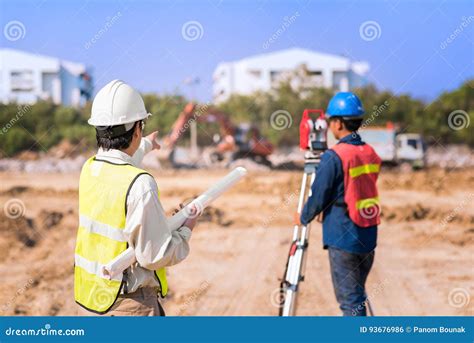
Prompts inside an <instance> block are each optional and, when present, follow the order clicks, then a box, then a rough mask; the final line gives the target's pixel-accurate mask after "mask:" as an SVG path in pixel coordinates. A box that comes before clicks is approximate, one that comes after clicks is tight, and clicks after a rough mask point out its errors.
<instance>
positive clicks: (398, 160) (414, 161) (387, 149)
mask: <svg viewBox="0 0 474 343" xmlns="http://www.w3.org/2000/svg"><path fill="white" fill-rule="evenodd" d="M359 134H360V135H361V137H362V140H363V141H364V142H366V143H368V144H370V145H372V146H373V148H374V149H375V151H376V152H377V154H378V155H379V156H380V158H381V159H382V161H383V162H385V163H391V164H396V165H400V166H411V167H412V168H413V169H420V168H424V167H425V165H426V146H425V143H424V141H423V137H422V136H421V135H420V134H418V133H398V132H397V131H396V130H395V128H393V127H391V125H388V126H387V127H386V128H380V127H373V128H364V129H362V130H360V131H359Z"/></svg>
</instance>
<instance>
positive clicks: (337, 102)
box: [326, 92, 365, 118]
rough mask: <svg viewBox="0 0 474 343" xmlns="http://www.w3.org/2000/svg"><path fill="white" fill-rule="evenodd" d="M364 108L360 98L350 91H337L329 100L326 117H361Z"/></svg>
mask: <svg viewBox="0 0 474 343" xmlns="http://www.w3.org/2000/svg"><path fill="white" fill-rule="evenodd" d="M364 112H365V111H364V108H363V107H362V102H361V101H360V99H359V98H358V97H357V95H355V94H354V93H351V92H339V93H337V94H336V95H334V96H333V97H332V99H331V101H329V105H328V109H327V110H326V116H327V117H336V116H337V117H354V118H355V117H362V115H363V114H364Z"/></svg>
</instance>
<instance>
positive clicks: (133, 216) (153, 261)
mask: <svg viewBox="0 0 474 343" xmlns="http://www.w3.org/2000/svg"><path fill="white" fill-rule="evenodd" d="M151 149H152V143H151V141H150V140H149V139H147V138H143V139H142V141H141V143H140V147H139V148H138V150H137V152H136V153H135V154H134V155H133V157H131V156H129V155H127V154H126V153H124V152H122V151H120V150H115V149H111V150H108V151H104V150H102V149H99V151H98V153H97V158H100V159H102V160H107V161H109V162H113V163H122V164H123V163H130V164H132V165H134V166H136V167H140V165H141V161H142V159H143V156H144V155H145V154H146V153H148V152H149V151H150V150H151ZM124 234H125V237H126V238H127V241H128V244H129V246H130V247H132V248H133V249H134V250H135V255H136V258H137V263H135V264H134V265H132V266H131V267H130V268H129V269H128V271H127V276H126V285H125V286H126V287H125V289H126V290H127V292H128V293H131V292H134V291H136V290H137V289H138V288H140V287H144V286H151V287H159V283H158V281H157V280H156V278H155V276H154V274H153V273H154V272H153V271H154V270H157V269H160V268H163V267H168V266H172V265H174V264H177V263H179V262H181V261H182V260H184V259H185V258H186V256H188V253H189V245H188V241H189V239H190V238H191V230H190V229H189V228H187V227H185V226H182V227H180V228H179V229H177V230H171V229H170V228H169V227H168V222H167V219H166V216H165V211H164V209H163V206H162V205H161V202H160V200H159V199H158V186H157V185H156V182H155V179H154V178H153V177H152V176H150V175H146V174H145V175H140V176H139V177H138V178H137V179H136V180H135V182H134V183H133V186H132V188H131V189H130V192H129V194H128V197H127V217H126V224H125V229H124Z"/></svg>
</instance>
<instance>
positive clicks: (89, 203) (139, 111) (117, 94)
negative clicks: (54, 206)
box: [74, 80, 197, 316]
mask: <svg viewBox="0 0 474 343" xmlns="http://www.w3.org/2000/svg"><path fill="white" fill-rule="evenodd" d="M150 115H151V114H150V113H148V112H147V111H146V109H145V105H144V103H143V99H142V98H141V96H140V94H139V93H138V92H137V91H136V90H135V89H133V88H132V87H130V86H129V85H127V84H126V83H124V82H122V81H119V80H114V81H112V82H110V83H109V84H107V85H106V86H105V87H104V88H102V89H101V90H100V91H99V92H98V93H97V95H96V97H95V99H94V101H93V104H92V114H91V117H90V119H89V121H88V123H89V124H90V125H93V126H95V129H96V137H97V145H98V147H99V151H98V153H97V154H96V155H95V156H93V157H91V158H89V159H88V160H87V161H86V162H85V164H84V166H83V168H82V171H81V176H80V182H79V229H78V233H77V241H76V249H75V266H74V295H75V300H76V302H77V303H78V304H79V305H80V306H81V309H80V313H81V314H82V315H89V314H94V313H98V314H107V315H111V316H123V315H135V316H158V315H164V311H163V308H162V306H161V305H160V303H159V301H158V294H159V295H161V296H162V297H164V296H166V293H167V290H168V284H167V280H166V271H165V268H166V267H169V266H171V265H174V264H177V263H179V262H181V261H182V260H183V259H184V258H186V256H187V255H188V252H189V246H188V241H189V239H190V237H191V231H192V230H193V228H194V226H195V224H196V217H197V213H194V214H196V216H194V215H192V216H190V218H188V219H187V220H186V222H185V223H184V225H183V226H182V227H180V228H179V229H177V230H171V229H170V228H169V227H168V225H167V220H166V216H165V212H164V210H163V207H162V205H161V203H160V200H159V191H158V187H157V184H156V182H155V180H154V178H153V177H152V176H151V175H150V174H149V173H147V172H146V171H145V170H143V169H141V168H140V167H139V165H140V162H141V159H142V158H143V156H144V155H145V153H147V152H149V151H150V150H152V149H159V148H160V146H159V145H158V143H157V142H156V136H157V132H154V133H152V134H150V135H148V136H147V137H145V138H142V134H143V130H144V126H145V121H146V119H147V118H148V117H149V116H150ZM128 247H132V248H133V249H134V251H135V255H136V259H137V263H135V264H134V265H132V266H131V267H130V268H128V269H126V270H125V271H124V273H123V275H120V276H119V277H115V278H112V279H111V280H109V279H108V278H106V277H104V275H103V274H102V266H103V265H104V264H107V263H108V262H110V261H111V260H112V259H113V258H115V257H116V256H118V255H119V254H120V253H122V252H123V251H125V250H126V249H127V248H128Z"/></svg>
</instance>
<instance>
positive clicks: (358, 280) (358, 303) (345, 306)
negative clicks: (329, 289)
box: [328, 248, 375, 316]
mask: <svg viewBox="0 0 474 343" xmlns="http://www.w3.org/2000/svg"><path fill="white" fill-rule="evenodd" d="M328 250H329V264H330V266H331V278H332V283H333V286H334V292H335V293H336V299H337V302H338V303H339V307H340V308H341V310H342V315H343V316H366V315H367V309H366V303H365V301H366V300H367V295H366V293H365V281H366V280H367V276H368V275H369V272H370V268H372V264H373V263H374V254H375V252H374V251H372V252H370V253H366V254H354V253H350V252H347V251H343V250H340V249H336V248H328Z"/></svg>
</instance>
